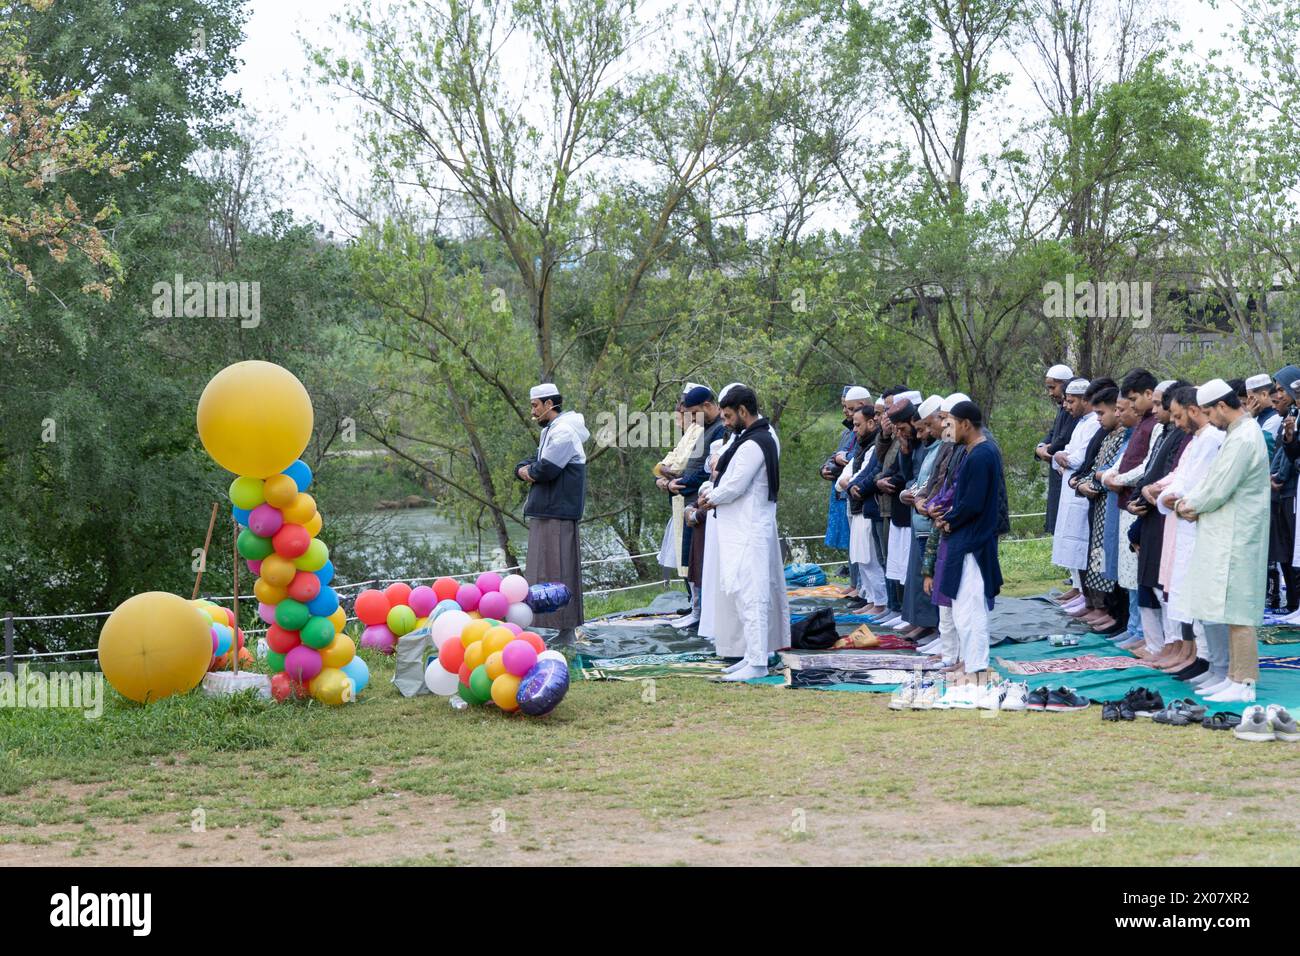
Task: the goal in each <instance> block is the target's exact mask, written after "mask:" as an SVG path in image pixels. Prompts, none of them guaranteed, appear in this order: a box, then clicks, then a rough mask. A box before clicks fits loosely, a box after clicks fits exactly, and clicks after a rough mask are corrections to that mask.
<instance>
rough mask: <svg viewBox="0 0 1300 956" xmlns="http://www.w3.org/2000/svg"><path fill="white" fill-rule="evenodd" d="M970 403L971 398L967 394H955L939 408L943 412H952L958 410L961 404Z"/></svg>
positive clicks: (946, 399)
mask: <svg viewBox="0 0 1300 956" xmlns="http://www.w3.org/2000/svg"><path fill="white" fill-rule="evenodd" d="M969 401H970V396H969V395H967V394H966V393H965V392H953V393H952V394H951V395H949V396H948V397H947V398H945V399H944V400H943V404H942V405H940V406H939V408H940V410H941V411H945V412H950V411H952V410H953V409H954V408H956V407H957V406H958V405H959V404H960V403H962V402H969Z"/></svg>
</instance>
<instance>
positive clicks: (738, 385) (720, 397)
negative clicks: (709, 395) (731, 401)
mask: <svg viewBox="0 0 1300 956" xmlns="http://www.w3.org/2000/svg"><path fill="white" fill-rule="evenodd" d="M744 387H745V383H744V382H732V383H731V384H730V385H728V386H727V387H726V388H724V389H723V390H722V391H720V392H719V393H718V404H719V405H720V404H722V401H723V399H725V398H726V397H727V393H728V392H729V391H731V390H732V389H733V388H744Z"/></svg>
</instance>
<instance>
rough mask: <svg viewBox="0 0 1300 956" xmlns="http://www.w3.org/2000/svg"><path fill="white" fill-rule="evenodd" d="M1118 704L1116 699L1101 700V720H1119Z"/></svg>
mask: <svg viewBox="0 0 1300 956" xmlns="http://www.w3.org/2000/svg"><path fill="white" fill-rule="evenodd" d="M1119 704H1120V702H1119V701H1117V700H1106V701H1102V704H1101V719H1102V720H1115V721H1118V720H1119Z"/></svg>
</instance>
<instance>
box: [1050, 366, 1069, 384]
mask: <svg viewBox="0 0 1300 956" xmlns="http://www.w3.org/2000/svg"><path fill="white" fill-rule="evenodd" d="M1047 377H1048V378H1054V379H1056V380H1057V381H1058V382H1068V381H1069V380H1070V379H1072V378H1074V373H1073V372H1072V371H1070V366H1068V365H1053V366H1052V367H1051V368H1049V369H1048V370H1047Z"/></svg>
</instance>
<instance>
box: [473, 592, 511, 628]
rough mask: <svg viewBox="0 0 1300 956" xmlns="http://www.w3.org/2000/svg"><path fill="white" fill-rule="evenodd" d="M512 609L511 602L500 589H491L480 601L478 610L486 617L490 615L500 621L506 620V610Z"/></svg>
mask: <svg viewBox="0 0 1300 956" xmlns="http://www.w3.org/2000/svg"><path fill="white" fill-rule="evenodd" d="M508 610H510V602H509V601H507V600H506V596H505V595H504V594H502V593H501V592H500V591H489V592H488V593H487V594H485V595H483V597H482V598H480V599H479V602H478V612H479V613H480V614H482V615H483V616H484V617H490V618H493V619H495V620H498V621H503V620H505V616H506V611H508Z"/></svg>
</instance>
